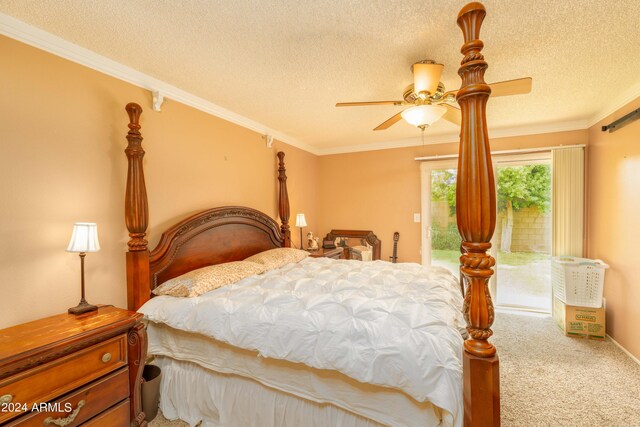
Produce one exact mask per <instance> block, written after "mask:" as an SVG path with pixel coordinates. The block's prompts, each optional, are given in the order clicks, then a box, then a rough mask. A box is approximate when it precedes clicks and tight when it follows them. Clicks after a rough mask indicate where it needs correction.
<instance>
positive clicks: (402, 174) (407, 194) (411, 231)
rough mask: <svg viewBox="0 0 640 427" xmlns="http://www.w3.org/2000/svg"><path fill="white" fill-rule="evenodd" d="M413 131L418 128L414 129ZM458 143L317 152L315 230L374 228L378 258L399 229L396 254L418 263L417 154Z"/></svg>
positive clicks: (560, 137)
mask: <svg viewBox="0 0 640 427" xmlns="http://www.w3.org/2000/svg"><path fill="white" fill-rule="evenodd" d="M416 132H417V131H416ZM587 137H588V132H587V131H586V130H581V131H571V132H557V133H548V134H541V135H528V136H519V137H511V138H496V139H492V140H491V148H492V150H510V149H517V148H533V147H552V146H556V145H570V144H586V143H587ZM457 152H458V144H457V143H450V144H437V145H426V146H424V147H410V148H398V149H389V150H379V151H365V152H361V153H349V154H336V155H332V156H322V157H320V176H321V180H320V181H319V183H318V188H319V193H318V194H319V195H320V197H319V201H320V203H319V205H318V224H319V231H320V233H321V234H322V236H324V235H325V234H326V233H327V232H329V231H330V230H331V229H332V228H335V229H359V230H363V229H364V230H373V232H374V233H376V235H377V236H378V238H379V239H380V240H382V259H383V260H388V259H389V256H390V255H391V253H392V249H393V233H394V232H395V231H398V232H399V233H400V241H399V242H398V258H399V261H401V262H421V255H420V246H421V240H420V233H421V232H420V224H419V223H414V222H413V214H414V213H420V212H421V203H420V162H417V161H415V160H414V158H415V157H420V156H432V155H443V154H455V153H457Z"/></svg>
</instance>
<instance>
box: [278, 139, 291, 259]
mask: <svg viewBox="0 0 640 427" xmlns="http://www.w3.org/2000/svg"><path fill="white" fill-rule="evenodd" d="M278 190H279V191H278V210H279V213H280V222H281V223H282V224H281V225H280V230H281V231H282V235H283V236H284V247H285V248H289V247H291V230H289V216H290V212H289V193H288V192H287V169H286V168H285V167H284V152H283V151H279V152H278Z"/></svg>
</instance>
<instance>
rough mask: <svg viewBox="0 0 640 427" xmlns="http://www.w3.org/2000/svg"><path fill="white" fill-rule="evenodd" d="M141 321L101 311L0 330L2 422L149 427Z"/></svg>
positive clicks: (110, 310) (129, 315) (113, 311)
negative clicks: (143, 396)
mask: <svg viewBox="0 0 640 427" xmlns="http://www.w3.org/2000/svg"><path fill="white" fill-rule="evenodd" d="M141 318H142V315H141V314H139V313H134V312H131V311H127V310H122V309H119V308H115V307H100V308H98V310H97V311H92V312H89V313H84V314H80V315H77V316H74V315H73V314H68V313H65V314H60V315H57V316H52V317H47V318H45V319H40V320H36V321H33V322H29V323H25V324H22V325H18V326H13V327H11V328H7V329H3V330H0V424H1V425H5V424H4V423H6V422H9V423H10V424H9V425H11V426H31V425H51V426H55V425H58V426H63V425H64V426H67V425H69V426H70V425H73V426H75V425H79V424H82V425H83V426H129V425H130V426H146V425H147V423H146V421H145V420H144V413H143V412H142V403H141V400H140V388H141V384H142V368H143V366H144V361H145V357H146V353H147V336H146V331H145V329H144V325H143V324H142V323H141V322H140V319H141ZM34 409H35V410H34ZM83 423H84V424H83Z"/></svg>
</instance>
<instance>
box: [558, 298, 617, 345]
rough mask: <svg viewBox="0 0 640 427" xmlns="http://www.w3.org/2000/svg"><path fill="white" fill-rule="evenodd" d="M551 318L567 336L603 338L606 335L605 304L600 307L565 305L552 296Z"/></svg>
mask: <svg viewBox="0 0 640 427" xmlns="http://www.w3.org/2000/svg"><path fill="white" fill-rule="evenodd" d="M553 320H555V321H556V323H557V324H558V326H559V327H560V329H562V330H563V331H564V334H565V335H566V336H568V337H580V338H588V339H592V340H604V339H605V337H606V327H605V326H606V325H605V304H604V300H603V303H602V307H601V308H589V307H576V306H573V305H567V304H565V303H563V302H562V301H560V300H559V299H558V298H556V297H555V296H554V297H553Z"/></svg>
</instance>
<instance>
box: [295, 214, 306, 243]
mask: <svg viewBox="0 0 640 427" xmlns="http://www.w3.org/2000/svg"><path fill="white" fill-rule="evenodd" d="M306 226H307V220H306V219H305V218H304V214H297V215H296V227H300V249H304V245H303V244H302V227H306Z"/></svg>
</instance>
